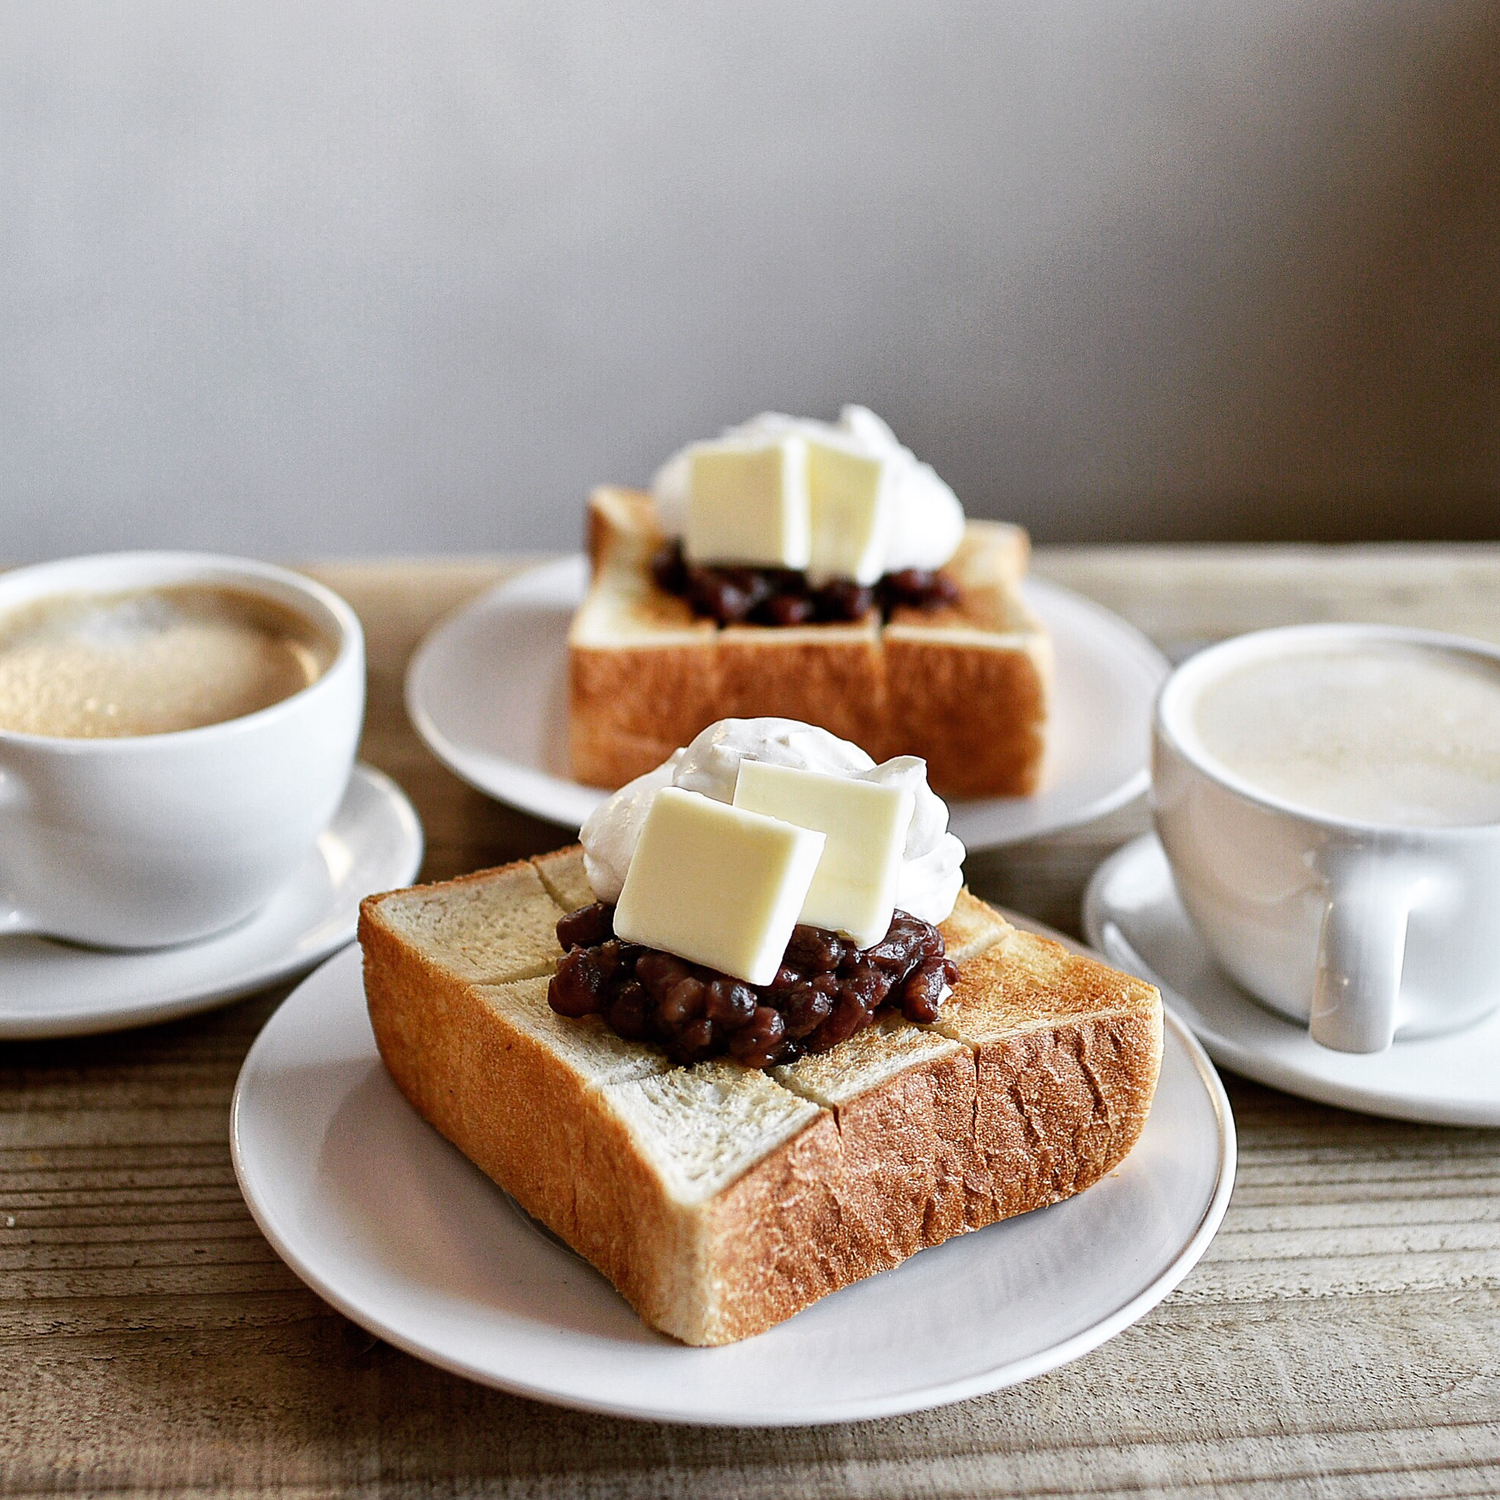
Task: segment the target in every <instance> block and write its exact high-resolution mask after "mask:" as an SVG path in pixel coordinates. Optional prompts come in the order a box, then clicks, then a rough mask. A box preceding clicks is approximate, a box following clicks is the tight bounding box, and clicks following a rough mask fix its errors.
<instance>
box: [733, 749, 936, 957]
mask: <svg viewBox="0 0 1500 1500" xmlns="http://www.w3.org/2000/svg"><path fill="white" fill-rule="evenodd" d="M734 805H735V806H736V807H742V808H745V809H747V810H748V811H751V812H758V813H765V814H768V815H769V816H771V817H773V818H783V819H785V820H786V821H787V822H788V823H795V824H796V825H797V826H798V827H799V828H813V829H816V830H818V831H819V832H820V833H823V834H824V835H826V842H825V843H824V845H823V857H822V859H820V860H819V862H818V869H817V873H816V874H815V875H814V876H813V879H812V884H811V885H810V886H809V887H808V891H807V896H806V899H805V900H804V901H803V903H802V911H801V914H800V917H799V920H800V921H803V922H806V923H807V924H808V925H809V926H812V927H826V928H829V929H831V930H832V931H834V932H838V933H842V934H843V935H844V936H845V937H847V938H849V939H850V941H852V942H853V943H854V944H855V945H856V946H857V947H860V948H868V947H869V946H870V945H871V944H872V943H878V942H879V941H880V940H881V938H883V937H884V936H885V934H886V930H887V929H888V928H889V927H890V925H891V915H892V913H893V912H894V911H895V908H896V882H897V880H898V879H899V877H900V874H901V860H902V856H903V854H904V853H905V849H906V835H907V831H908V830H909V829H910V827H911V820H912V813H913V811H914V810H915V807H916V801H915V799H914V798H913V797H912V794H911V793H910V792H909V791H907V790H906V788H905V787H895V786H880V785H877V784H876V783H875V782H873V781H857V780H853V779H851V778H850V777H847V776H825V775H822V774H821V773H819V772H816V771H801V770H795V769H793V768H792V767H790V766H773V765H767V764H766V763H765V762H764V761H758V760H742V761H741V762H740V769H739V776H738V779H737V780H736V781H735V786H734Z"/></svg>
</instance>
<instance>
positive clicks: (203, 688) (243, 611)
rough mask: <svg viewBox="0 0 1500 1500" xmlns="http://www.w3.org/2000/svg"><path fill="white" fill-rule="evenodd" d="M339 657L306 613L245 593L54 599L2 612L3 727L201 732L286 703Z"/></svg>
mask: <svg viewBox="0 0 1500 1500" xmlns="http://www.w3.org/2000/svg"><path fill="white" fill-rule="evenodd" d="M333 656H334V645H333V642H332V641H331V640H329V639H328V638H327V637H326V636H325V635H324V634H323V633H321V632H320V631H319V630H318V629H317V628H316V627H315V626H314V625H313V623H312V622H311V621H310V620H308V619H306V618H305V617H304V616H302V615H301V614H299V613H297V612H296V611H294V610H291V609H288V608H285V607H284V606H282V605H280V604H277V603H276V602H275V601H273V600H271V599H268V598H265V597H263V596H261V595H258V594H252V593H250V592H248V591H245V590H241V589H236V588H230V587H225V586H218V585H212V584H193V585H183V586H173V587H163V588H154V589H139V590H132V591H130V592H128V593H120V594H109V595H90V594H65V595H54V596H52V597H50V598H47V599H42V600H38V601H36V602H34V603H32V604H28V605H24V606H22V607H20V608H18V609H15V610H13V611H11V612H10V613H8V614H6V615H4V616H3V617H0V729H3V730H10V731H13V732H17V733H22V734H40V735H50V736H55V737H59V738H69V739H103V738H119V737H124V736H129V735H146V734H167V733H171V732H173V731H176V730H182V729H199V728H202V727H203V726H204V725H206V724H218V723H222V722H223V721H224V720H226V719H237V718H240V717H242V716H243V715H245V714H250V713H255V712H257V711H258V710H259V709H262V708H269V707H270V706H271V705H272V704H273V703H279V702H280V701H281V700H282V699H283V698H289V697H290V696H291V695H292V694H293V693H296V692H300V691H301V690H302V689H303V688H305V687H307V686H309V685H310V684H311V683H313V682H315V681H316V680H317V679H318V678H319V677H320V676H322V674H323V673H324V672H325V671H326V670H327V669H328V667H329V665H330V664H331V662H332V660H333Z"/></svg>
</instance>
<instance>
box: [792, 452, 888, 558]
mask: <svg viewBox="0 0 1500 1500" xmlns="http://www.w3.org/2000/svg"><path fill="white" fill-rule="evenodd" d="M807 494H808V519H809V526H810V530H811V538H812V540H811V547H810V549H809V559H808V564H807V566H808V570H809V571H810V572H813V573H820V574H821V573H827V574H833V575H835V576H837V577H840V578H852V579H854V581H855V582H856V583H865V584H868V583H874V582H875V581H876V580H877V579H878V578H879V577H880V575H881V574H882V573H883V572H885V558H886V552H887V550H888V549H889V545H890V543H889V536H890V529H891V525H892V522H893V519H894V516H893V509H892V507H893V503H894V501H893V495H892V490H891V485H890V484H889V482H888V476H887V470H886V465H885V464H884V463H883V462H882V461H881V460H880V459H878V458H866V457H865V456H864V455H863V454H859V453H851V452H849V451H848V449H846V448H839V447H836V446H834V445H832V444H829V443H820V442H817V441H816V440H809V441H808V444H807Z"/></svg>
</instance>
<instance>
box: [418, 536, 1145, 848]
mask: <svg viewBox="0 0 1500 1500" xmlns="http://www.w3.org/2000/svg"><path fill="white" fill-rule="evenodd" d="M587 580H588V564H587V562H586V560H585V559H584V558H582V557H565V558H562V559H560V560H558V561H557V562H551V563H543V564H542V565H541V566H539V567H535V568H530V569H528V570H527V571H526V572H524V573H520V574H517V575H516V577H514V578H510V579H507V580H506V582H504V583H502V584H500V585H499V586H498V587H497V588H494V589H491V590H490V591H489V592H488V593H486V594H483V595H481V596H480V597H479V598H478V599H476V600H475V601H474V602H473V603H472V604H470V605H469V606H468V607H467V608H465V609H463V610H461V611H460V612H459V613H458V614H456V615H454V616H452V618H450V619H448V620H446V621H444V623H443V624H441V625H439V626H438V627H437V628H436V629H435V630H434V631H433V632H432V634H430V635H429V636H428V637H427V639H426V640H425V641H424V642H423V643H422V645H421V647H420V648H419V649H418V651H417V653H416V655H415V656H414V657H413V658H412V662H411V666H410V668H409V669H408V671H407V674H406V708H407V712H408V713H409V714H410V715H411V720H412V723H413V724H415V725H416V728H417V733H418V734H420V735H421V736H422V738H423V739H424V740H425V741H426V742H427V745H428V747H429V748H430V749H431V750H432V752H433V754H434V755H436V756H437V757H438V759H439V760H441V761H442V762H443V763H444V764H445V765H446V766H447V767H448V768H449V769H450V770H452V771H454V772H456V773H457V774H458V775H459V776H462V777H463V779H464V780H465V781H467V782H469V783H470V785H472V786H476V787H478V788H479V790H480V791H482V792H486V793H488V795H490V796H491V797H495V798H498V799H499V800H500V801H501V802H508V803H509V804H510V805H511V806H513V807H519V808H521V809H522V810H523V811H525V812H529V813H534V814H535V815H536V816H537V817H539V818H546V819H548V820H549V821H551V822H553V823H560V824H562V825H563V826H564V827H566V828H571V829H576V828H577V827H579V825H580V824H581V823H582V822H583V820H584V819H585V818H586V817H587V816H588V815H589V813H591V812H592V811H593V810H594V808H595V807H596V806H597V805H598V804H599V803H600V802H601V801H602V800H603V799H604V798H605V797H606V796H607V795H608V793H606V792H602V791H600V790H599V788H597V787H591V786H584V785H583V784H582V783H581V782H578V781H573V780H571V779H570V778H569V776H568V769H567V767H568V699H567V687H568V625H569V622H570V621H571V620H572V617H573V611H574V610H575V609H577V607H578V605H579V603H580V602H581V600H582V599H583V594H584V589H585V586H586V584H587ZM1023 593H1024V594H1025V597H1026V602H1027V603H1028V604H1029V605H1030V606H1031V608H1032V609H1033V610H1035V612H1036V613H1037V614H1038V615H1039V616H1040V617H1041V619H1042V622H1043V624H1045V625H1046V627H1047V629H1048V631H1050V632H1051V635H1052V640H1053V644H1054V647H1055V649H1056V654H1057V669H1056V675H1055V679H1054V683H1053V708H1052V725H1051V729H1050V736H1051V742H1050V744H1049V747H1048V759H1047V765H1046V769H1045V772H1044V777H1043V782H1042V789H1041V790H1040V791H1039V792H1038V793H1037V794H1036V795H1035V796H1032V797H990V798H985V799H982V800H977V801H972V802H955V803H953V804H952V808H951V812H952V821H951V825H950V826H951V827H952V829H953V831H954V832H955V833H956V834H957V835H958V836H959V838H961V839H962V840H963V841H964V843H965V844H967V845H968V846H969V848H970V849H991V848H995V847H997V846H999V845H1002V844H1014V843H1018V842H1019V841H1020V840H1022V839H1030V838H1037V837H1040V836H1041V835H1042V834H1046V833H1055V832H1056V831H1057V830H1058V829H1060V828H1070V827H1072V826H1074V825H1075V824H1078V823H1087V822H1090V821H1092V820H1093V819H1094V818H1100V817H1103V816H1104V815H1105V814H1106V813H1110V812H1113V811H1114V810H1115V809H1116V808H1117V807H1122V806H1123V805H1124V804H1125V803H1127V802H1129V801H1130V800H1131V798H1132V797H1136V796H1138V795H1139V794H1140V793H1141V792H1143V791H1145V789H1146V786H1147V781H1148V773H1147V766H1146V763H1147V756H1148V752H1149V747H1150V739H1151V705H1152V703H1153V702H1154V700H1155V698H1156V691H1157V689H1158V688H1159V687H1160V686H1161V684H1162V682H1163V681H1164V680H1165V678H1166V675H1167V672H1168V670H1169V668H1168V665H1167V661H1166V659H1165V658H1164V657H1163V656H1162V655H1161V653H1160V652H1159V651H1158V650H1157V649H1156V647H1155V646H1153V645H1152V644H1151V642H1150V641H1148V640H1147V639H1146V637H1145V636H1143V635H1142V634H1141V633H1140V632H1139V631H1137V630H1136V629H1135V628H1134V627H1133V626H1131V625H1128V624H1126V622H1125V621H1124V620H1122V619H1120V618H1119V616H1118V615H1113V614H1111V613H1110V612H1109V611H1108V610H1107V609H1104V608H1102V607H1101V606H1100V605H1097V604H1095V603H1094V602H1093V601H1092V600H1089V599H1085V598H1083V597H1082V596H1081V595H1079V594H1075V593H1073V592H1072V591H1071V590H1069V589H1064V588H1060V587H1058V585H1056V584H1053V583H1047V582H1046V581H1045V580H1043V579H1039V578H1032V579H1028V580H1027V581H1026V583H1025V584H1024V585H1023Z"/></svg>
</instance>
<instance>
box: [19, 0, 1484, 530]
mask: <svg viewBox="0 0 1500 1500" xmlns="http://www.w3.org/2000/svg"><path fill="white" fill-rule="evenodd" d="M0 28H3V35H0V143H3V144H0V311H3V316H0V453H3V456H4V470H3V490H0V497H3V498H0V517H3V520H4V534H3V537H0V556H4V557H7V558H9V559H14V560H24V559H30V558H37V557H42V556H47V555H51V554H58V553H64V552H70V551H80V550H85V549H93V548H113V547H120V546H137V545H191V546H198V545H202V546H208V547H214V548H224V549H233V550H238V551H245V552H250V553H259V554H268V555H282V556H293V557H297V556H303V557H305V556H310V555H330V554H354V553H369V552H391V551H402V552H444V551H457V550H468V549H496V548H507V547H527V548H542V547H548V548H550V547H562V546H567V545H571V544H572V543H573V541H574V539H575V537H576V536H577V534H578V530H579V522H580V511H581V504H582V497H583V495H584V493H585V491H586V489H587V487H588V486H589V485H590V484H591V483H592V482H594V481H597V480H601V479H607V478H615V479H620V480H627V481H639V480H643V479H645V477H646V476H647V475H648V474H649V473H650V471H651V469H652V467H653V466H654V464H655V463H656V462H657V461H658V460H659V459H660V458H661V457H663V456H665V454H666V453H667V452H668V451H669V450H670V449H672V448H673V447H675V446H676V445H677V444H678V443H679V442H681V441H683V440H685V439H687V438H689V437H693V436H699V435H706V434H708V433H710V432H712V431H713V430H715V429H716V428H717V427H718V426H719V425H721V424H723V423H725V422H728V421H732V420H736V419H739V418H742V417H744V416H746V415H748V414H750V413H751V412H753V411H756V410H759V409H762V408H765V407H779V408H783V409H788V410H793V411H798V412H807V413H811V414H827V415H832V414H833V413H834V411H835V410H836V409H837V406H838V405H839V403H840V402H842V401H844V400H850V399H857V400H862V401H865V402H867V403H869V404H870V405H872V406H874V407H875V408H876V409H877V410H879V411H881V412H882V413H883V414H885V415H886V416H887V417H888V419H889V420H890V421H891V422H892V423H893V425H894V426H895V427H896V430H897V432H898V433H899V434H900V435H901V436H902V437H903V438H904V439H905V440H906V441H907V442H909V443H910V444H911V445H912V446H913V447H915V448H916V450H917V451H918V452H919V453H920V454H921V455H923V456H924V457H927V458H930V459H931V460H932V461H933V462H934V463H935V464H936V465H937V467H938V468H939V470H940V471H941V472H942V473H944V474H945V475H946V476H947V477H948V478H949V479H950V480H951V481H952V482H953V484H954V485H955V487H956V488H957V489H958V491H959V493H960V495H961V497H962V498H963V499H964V500H965V502H966V504H967V505H968V507H969V508H970V510H971V511H973V512H977V513H982V514H991V515H1004V516H1010V517H1016V518H1019V519H1021V520H1023V521H1024V522H1026V524H1028V525H1029V526H1031V527H1032V529H1033V530H1034V532H1035V533H1036V535H1037V536H1038V537H1039V538H1041V539H1043V540H1061V539H1080V538H1090V539H1094V538H1097V539H1113V540H1150V539H1158V538H1171V537H1176V538H1207V537H1271V536H1301V537H1330V538H1332V537H1364V536H1387V535H1432V536H1455V537H1456V536H1500V437H1497V432H1500V423H1497V413H1500V270H1497V268H1500V249H1497V237H1496V226H1497V224H1500V85H1497V80H1500V5H1497V4H1495V3H1467V0H1433V3H1414V0H1361V3H1336V0H1322V3H1304V0H1224V3H1221V4H1195V3H1189V0H1160V3H1154V4H1141V3H1130V0H1059V3H1045V4H1043V3H1037V4H1017V5H1010V4H999V3H979V4H960V3H915V0H864V3H853V0H851V3H830V0H796V3H791V0H760V3H755V4H751V3H733V4H715V3H705V0H692V3H688V0H683V3H665V0H659V3H643V4H625V5H621V4H615V3H610V0H575V3H573V4H570V5H560V6H550V5H542V4H535V3H531V4H507V3H499V4H490V5H480V4H476V3H454V4H447V5H432V4H424V3H421V0H409V3H392V0H367V3H364V4H360V5H358V6H347V7H346V6H339V5H333V4H312V5H309V4H299V5H288V6H285V7H281V6H275V5H271V4H257V5H226V4H221V3H215V4H213V5H203V4H200V3H197V0H193V3H186V0H184V3H157V4H150V3H132V4H119V5H101V4H92V3H91V4H69V3H63V0H48V3H22V4H14V3H7V4H3V5H0Z"/></svg>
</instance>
